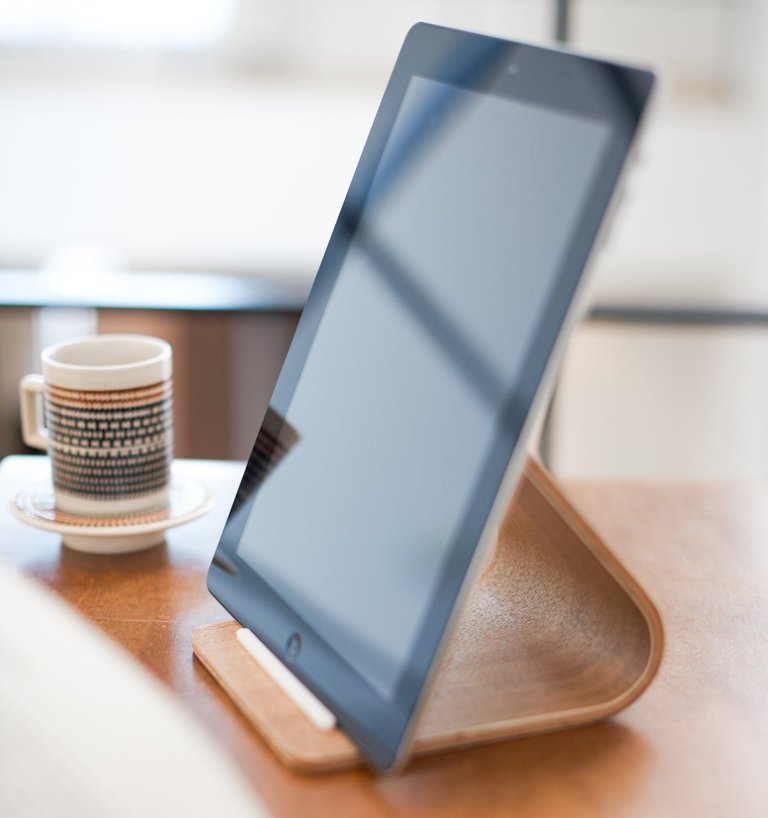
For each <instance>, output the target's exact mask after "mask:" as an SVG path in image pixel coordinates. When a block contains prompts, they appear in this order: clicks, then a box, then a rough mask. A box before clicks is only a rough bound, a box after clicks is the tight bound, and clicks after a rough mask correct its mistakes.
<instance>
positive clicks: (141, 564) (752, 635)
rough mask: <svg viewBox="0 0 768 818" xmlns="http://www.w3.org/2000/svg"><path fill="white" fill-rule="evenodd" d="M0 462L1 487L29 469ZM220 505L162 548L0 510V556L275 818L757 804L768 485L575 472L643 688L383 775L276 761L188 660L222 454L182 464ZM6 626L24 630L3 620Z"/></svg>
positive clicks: (713, 811) (225, 496)
mask: <svg viewBox="0 0 768 818" xmlns="http://www.w3.org/2000/svg"><path fill="white" fill-rule="evenodd" d="M45 465H46V464H45V460H44V458H30V457H26V458H9V459H7V460H6V461H4V463H3V465H2V467H0V493H1V494H2V497H3V498H7V497H10V496H11V495H12V493H13V491H14V490H15V489H16V488H17V487H18V486H19V485H21V483H22V482H24V481H26V480H28V479H33V478H35V477H37V476H39V475H41V474H43V473H44V469H45ZM177 466H178V468H179V469H180V471H182V472H183V473H185V474H188V475H191V476H196V477H198V478H200V479H204V480H206V481H207V482H209V483H210V484H211V485H212V486H213V487H214V488H215V490H216V491H217V493H218V495H219V497H220V498H221V503H219V504H218V506H217V508H216V510H215V511H214V512H212V513H211V514H210V515H208V517H206V518H204V519H202V520H199V521H197V522H195V523H191V524H189V525H187V526H184V527H181V528H178V529H174V530H172V531H170V532H169V533H168V536H167V544H166V545H164V546H160V547H158V548H155V549H153V550H151V551H147V552H144V553H140V554H134V555H127V556H121V557H100V556H90V555H85V554H80V553H77V552H74V551H70V550H69V549H66V548H62V547H61V546H60V542H59V538H58V536H57V535H54V534H50V533H46V532H42V531H38V530H35V529H32V528H29V527H27V526H25V525H24V524H22V523H20V522H18V521H17V520H15V519H14V518H12V516H11V515H10V512H9V511H8V508H7V502H6V501H5V499H4V500H3V503H2V509H1V510H0V558H2V559H5V560H7V561H10V562H12V563H15V564H16V565H18V566H20V567H21V568H22V569H23V570H24V571H25V572H27V573H28V574H30V575H32V576H34V577H36V578H37V579H39V580H40V581H42V582H43V583H45V584H46V585H48V586H50V587H51V588H53V589H54V590H55V591H56V592H57V593H58V594H59V595H61V596H62V597H64V598H65V599H67V600H68V601H69V602H70V603H71V604H72V605H74V606H75V607H76V608H77V609H78V610H79V611H80V612H81V613H82V614H84V615H85V616H86V617H88V618H89V619H91V620H92V621H93V622H95V623H96V624H97V625H98V627H100V628H101V629H102V630H104V631H105V632H106V633H107V634H109V635H110V636H111V637H112V638H114V639H115V640H116V641H118V642H119V643H121V644H122V645H123V646H124V647H125V648H126V649H127V650H129V651H130V652H131V653H133V654H134V655H135V656H137V657H138V659H139V660H140V661H141V662H142V663H144V664H145V665H146V666H147V667H148V668H149V669H150V670H151V671H152V672H153V673H154V674H155V675H156V676H158V677H159V678H160V679H161V680H163V682H165V683H166V684H167V685H169V686H170V687H171V688H172V689H173V690H174V691H175V692H176V693H177V694H178V695H179V696H180V697H181V699H183V700H184V701H185V702H186V703H187V704H188V705H189V707H190V709H191V710H192V711H193V712H194V713H195V714H196V715H197V716H198V717H199V719H200V720H201V721H202V722H203V723H204V724H205V725H207V727H208V728H209V729H210V731H211V732H212V733H213V734H215V735H216V736H217V737H218V739H219V740H220V742H221V744H222V746H223V747H224V748H225V749H226V751H228V752H229V753H230V754H231V756H232V757H233V758H234V759H236V760H237V762H238V763H239V764H240V766H241V767H242V769H243V770H244V771H245V772H246V774H247V775H248V777H249V778H250V780H251V781H252V782H253V784H254V786H255V788H256V789H257V790H258V792H259V793H260V794H261V796H262V798H263V799H264V801H265V802H266V804H267V805H268V806H269V807H270V808H271V809H272V810H273V812H274V814H275V815H278V816H302V818H304V816H333V818H343V816H354V818H366V816H393V815H397V816H484V817H485V816H497V815H499V816H500V815H504V816H569V818H572V817H576V816H587V815H589V816H599V815H605V816H612V818H619V816H630V815H631V816H644V817H645V816H667V815H668V816H685V815H696V816H710V815H711V816H724V815H727V816H740V818H744V817H745V816H752V815H754V816H758V815H759V816H765V815H766V814H768V483H751V484H738V485H735V484H722V485H711V484H692V483H648V482H627V481H621V482H613V481H612V482H606V481H589V482H586V481H585V482H581V481H574V482H572V483H569V484H568V489H569V493H570V495H571V497H572V499H573V500H574V501H575V502H576V503H577V505H578V506H579V507H580V508H581V509H582V510H583V512H584V513H585V515H586V516H587V518H588V519H590V520H591V522H592V523H593V524H594V525H595V527H596V528H597V529H598V531H599V532H600V533H601V534H602V535H603V536H604V537H605V539H606V540H607V541H608V543H610V544H611V546H612V547H613V549H614V550H615V552H616V553H617V555H618V556H619V557H620V558H621V559H622V560H623V561H624V562H625V564H626V565H627V567H628V568H629V569H630V571H632V572H633V573H634V575H635V576H636V577H637V579H638V580H639V581H640V582H641V583H642V584H643V586H644V587H645V588H646V590H648V592H649V593H650V594H651V596H652V597H653V599H654V601H655V602H656V603H657V605H658V607H659V609H660V611H661V614H662V617H663V618H664V623H665V627H666V637H667V646H666V654H665V658H664V661H663V664H662V668H661V671H660V673H659V676H658V677H657V679H656V680H655V681H654V683H653V684H652V685H651V687H650V689H649V690H648V691H647V692H646V693H645V694H644V695H643V696H642V697H641V698H640V699H639V701H638V702H636V703H635V704H634V705H632V706H631V707H630V708H629V709H627V710H626V711H624V712H623V713H622V714H620V715H619V716H618V717H616V718H614V719H612V720H610V721H608V722H605V723H602V724H598V725H594V726H591V727H585V728H580V729H577V730H570V731H567V732H561V733H557V734H550V735H544V736H537V737H534V738H527V739H519V740H517V741H512V742H506V743H503V744H497V745H493V746H487V747H481V748H475V749H472V750H464V751H457V752H452V753H446V754H443V755H439V756H433V757H428V758H424V759H420V760H417V761H415V762H413V763H412V764H411V765H410V766H409V767H408V768H407V769H406V771H405V772H404V773H402V774H400V775H397V776H389V777H379V778H377V777H375V776H373V775H371V774H370V773H368V772H366V771H364V770H359V771H352V772H344V773H338V774H330V775H323V776H317V777H311V776H309V777H308V776H303V775H300V774H296V773H292V772H289V771H288V770H286V769H285V768H284V767H283V766H282V765H281V764H280V762H279V761H277V759H276V758H275V757H274V756H273V755H272V754H271V752H270V751H269V750H268V749H267V747H266V746H265V745H264V744H263V743H262V741H261V740H260V739H259V737H258V735H256V733H255V732H254V731H253V730H252V729H251V728H250V727H249V725H247V724H246V723H245V721H244V720H243V719H242V718H241V716H240V715H239V713H238V711H237V710H236V709H235V708H234V706H233V705H232V704H231V703H230V702H229V700H228V699H227V698H226V696H224V694H223V693H222V691H221V690H220V688H219V687H218V686H217V685H216V683H215V682H214V681H213V680H212V678H211V677H210V676H209V675H208V673H207V672H206V671H205V669H204V668H203V667H202V666H201V665H200V664H199V662H197V661H196V660H195V659H193V656H192V650H191V647H190V635H191V632H192V629H193V628H194V627H196V626H198V625H202V624H205V623H208V622H214V621H218V620H223V619H226V618H228V617H227V614H226V612H225V611H224V610H223V609H222V608H221V607H220V606H219V605H218V603H216V602H215V601H214V600H213V599H212V598H211V597H210V596H209V594H208V592H207V590H206V588H205V573H206V570H207V566H208V563H209V561H210V558H211V554H212V552H213V550H214V547H215V545H216V542H217V538H218V534H219V531H220V530H221V527H222V525H223V522H224V518H225V516H226V513H227V507H228V502H229V500H230V498H231V496H232V495H233V493H234V488H235V486H236V483H237V481H238V479H239V474H240V469H239V467H238V466H237V465H236V464H232V463H221V462H212V461H209V462H205V461H181V462H179V463H177ZM20 626H23V623H20Z"/></svg>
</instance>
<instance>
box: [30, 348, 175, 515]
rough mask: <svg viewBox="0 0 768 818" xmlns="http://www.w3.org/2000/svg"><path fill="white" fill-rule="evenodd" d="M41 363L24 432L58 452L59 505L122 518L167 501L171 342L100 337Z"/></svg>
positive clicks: (50, 352)
mask: <svg viewBox="0 0 768 818" xmlns="http://www.w3.org/2000/svg"><path fill="white" fill-rule="evenodd" d="M41 361H42V370H43V374H42V376H40V375H27V376H25V377H24V378H23V379H22V381H21V385H20V392H21V394H20V397H21V428H22V436H23V438H24V442H25V443H26V444H27V445H28V446H32V447H33V448H38V449H43V450H44V451H47V452H48V455H49V457H50V460H51V472H52V477H53V489H54V496H55V502H56V508H57V509H60V510H61V511H66V512H69V513H72V514H82V515H98V516H105V517H112V516H118V515H124V514H131V513H138V512H143V511H147V510H148V509H153V508H162V507H164V506H167V505H168V502H169V487H170V475H171V461H172V459H173V392H172V383H171V373H172V366H173V363H172V362H173V356H172V352H171V347H170V344H168V343H167V342H166V341H162V340H160V339H159V338H150V337H148V336H145V335H93V336H89V337H86V338H77V339H75V340H72V341H64V342H62V343H59V344H54V345H52V346H50V347H47V348H46V349H45V350H43V353H42V356H41ZM41 396H42V401H41V400H40V397H41ZM41 404H42V406H43V409H44V412H43V416H44V417H41V411H40V409H41Z"/></svg>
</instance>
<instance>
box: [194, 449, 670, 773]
mask: <svg viewBox="0 0 768 818" xmlns="http://www.w3.org/2000/svg"><path fill="white" fill-rule="evenodd" d="M238 627H239V626H238V625H237V623H236V622H224V623H218V624H215V625H209V626H206V627H203V628H199V629H197V630H196V631H195V633H194V634H193V647H194V650H195V653H196V654H197V656H198V658H200V660H201V661H202V662H203V664H204V665H205V666H206V667H207V668H208V669H209V670H210V671H211V673H212V674H213V675H214V677H215V678H216V679H217V680H218V681H219V683H220V684H221V685H222V687H223V688H224V689H225V690H226V692H227V693H228V694H229V695H230V696H231V697H232V698H233V699H234V701H235V702H236V704H237V705H238V706H239V707H240V709H241V710H242V711H243V713H244V714H245V715H246V717H247V718H248V719H249V720H250V721H251V722H252V723H253V724H254V725H255V726H256V727H257V729H258V730H259V731H260V732H261V733H262V735H263V736H264V738H265V739H266V740H267V742H268V743H269V744H270V745H271V746H272V747H273V749H274V750H275V751H276V752H277V753H278V755H279V756H280V757H281V758H282V759H283V760H284V761H285V762H286V763H287V764H289V765H290V766H292V767H294V768H297V769H303V770H312V771H319V770H323V769H339V768H341V767H346V766H351V765H355V764H359V763H361V761H362V759H361V757H360V755H359V754H358V752H357V749H356V748H355V746H354V745H353V744H352V742H351V741H350V740H349V739H348V738H347V737H346V736H345V735H344V734H343V733H342V732H341V731H339V730H334V731H331V732H322V731H319V730H317V729H316V728H315V727H313V725H312V724H311V723H310V722H309V720H308V719H307V718H306V717H305V716H304V714H303V713H301V712H300V711H299V710H298V709H297V708H296V706H295V705H294V704H293V703H292V702H291V701H290V700H289V699H288V698H287V697H286V696H285V694H284V693H283V692H282V690H280V688H278V687H277V685H275V683H274V682H272V680H271V679H270V678H269V677H268V676H266V674H265V673H264V672H263V671H262V670H261V669H260V668H259V666H258V665H257V664H256V663H255V662H254V661H253V660H252V659H251V657H250V656H249V655H248V654H246V653H245V651H244V650H243V649H242V648H241V647H240V645H239V644H238V643H237V641H236V639H235V631H236V630H237V628H238ZM662 645H663V631H662V625H661V619H660V617H659V614H658V612H657V610H656V608H655V607H654V605H653V604H652V602H651V601H650V600H649V598H648V597H647V596H646V594H645V592H644V591H643V590H642V588H640V586H639V585H638V583H637V582H636V581H635V580H634V579H633V578H632V577H631V576H630V575H629V574H628V573H627V571H626V569H625V568H624V567H623V566H622V565H621V563H620V562H619V561H618V560H617V559H616V557H615V556H614V555H613V554H612V553H611V551H610V549H609V548H608V546H607V545H606V544H605V543H604V542H603V540H602V539H601V538H600V537H599V536H598V535H597V534H596V533H595V531H593V530H592V529H591V528H590V526H589V525H588V524H587V523H586V522H585V521H584V519H583V517H581V516H580V515H579V513H578V511H577V510H576V509H575V508H574V507H573V506H572V505H571V504H570V503H569V502H568V500H567V499H566V498H565V496H564V495H563V493H562V491H561V490H560V488H559V487H558V485H557V483H556V481H555V480H554V479H553V478H552V476H551V475H550V474H549V473H548V472H546V471H545V470H544V469H543V468H542V466H541V465H539V464H538V463H537V462H536V461H534V460H531V459H529V460H528V462H527V463H526V466H525V470H524V472H523V475H522V477H521V478H520V483H519V485H518V488H517V491H516V493H515V497H514V499H513V501H512V503H511V505H510V508H509V511H508V512H507V515H506V517H505V520H504V522H503V524H502V526H501V529H500V533H499V542H498V545H497V549H496V552H495V554H494V556H493V559H492V561H491V563H490V564H489V566H488V567H487V569H486V570H485V572H484V573H483V575H482V577H481V579H480V581H479V582H478V583H477V585H476V586H475V587H474V588H473V590H472V593H471V595H470V598H469V601H468V604H467V606H466V609H465V611H464V613H463V614H462V617H461V620H460V621H459V624H458V627H457V629H456V632H455V634H454V637H453V639H452V641H451V644H450V645H449V647H448V650H447V652H446V655H445V658H444V660H443V663H442V666H441V668H440V670H439V672H438V675H437V678H436V680H435V683H434V686H433V688H432V690H431V692H430V694H429V697H428V700H427V703H426V706H425V708H424V711H423V713H422V716H421V719H420V721H419V724H418V727H417V730H416V736H415V739H414V744H413V754H414V755H415V754H420V753H425V752H434V751H436V750H442V749H448V748H452V747H460V746H466V745H469V744H479V743H483V742H487V741H496V740H500V739H506V738H513V737H516V736H523V735H529V734H531V733H538V732H544V731H548V730H557V729H561V728H565V727H571V726H575V725H580V724H586V723H589V722H593V721H597V720H599V719H603V718H606V717H608V716H610V715H612V714H614V713H616V712H618V711H619V710H621V709H622V708H624V707H626V706H627V705H628V704H630V703H631V702H632V701H634V699H636V698H637V697H638V696H639V695H640V693H642V691H643V690H644V689H645V688H646V687H647V686H648V685H649V684H650V682H651V680H652V679H653V677H654V675H655V673H656V671H657V670H658V667H659V663H660V661H661V654H662Z"/></svg>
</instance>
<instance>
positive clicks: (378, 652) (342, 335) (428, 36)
mask: <svg viewBox="0 0 768 818" xmlns="http://www.w3.org/2000/svg"><path fill="white" fill-rule="evenodd" d="M649 89H650V78H649V77H648V76H647V75H644V74H642V72H635V71H633V70H632V69H620V68H617V67H616V66H608V65H607V64H603V63H598V62H595V61H592V60H585V59H583V58H577V57H574V56H572V55H566V54H563V53H560V52H552V51H548V50H546V49H539V48H535V47H530V46H520V45H519V44H510V43H506V42H504V41H500V40H492V39H490V38H485V37H480V36H477V35H468V34H464V33H460V32H449V31H448V30H445V29H436V28H434V27H430V26H417V27H415V29H413V30H412V32H411V34H410V35H409V38H408V39H407V40H406V45H405V46H404V49H403V52H402V53H401V56H400V58H399V60H398V63H397V66H396V68H395V72H394V73H393V77H392V79H391V80H390V84H389V86H388V88H387V91H386V92H385V95H384V99H383V100H382V105H381V108H380V110H379V113H378V114H377V119H376V121H375V123H374V126H373V129H372V131H371V135H370V136H369V139H368V142H367V143H366V147H365V149H364V151H363V155H362V157H361V160H360V164H359V166H358V170H357V172H356V174H355V178H354V179H353V182H352V185H351V188H350V192H349V194H348V195H347V198H346V200H345V203H344V207H343V209H342V213H341V216H340V218H339V221H338V223H337V226H336V228H335V230H334V233H333V236H332V237H331V241H330V244H329V247H328V250H327V251H326V255H325V257H324V259H323V262H322V265H321V268H320V271H319V273H318V276H317V279H316V282H315V285H314V286H313V289H312V292H311V293H310V296H309V299H308V301H307V305H306V308H305V311H304V314H303V316H302V319H301V321H300V323H299V327H298V329H297V333H296V337H295V338H294V341H293V343H292V345H291V349H290V350H289V353H288V356H287V359H286V362H285V365H284V367H283V371H282V372H281V375H280V378H279V380H278V383H277V386H276V388H275V392H274V394H273V396H272V400H271V403H270V408H269V410H268V412H267V417H266V418H265V420H264V423H263V425H262V429H261V431H260V433H259V437H258V439H257V441H256V444H255V446H254V450H253V453H252V455H251V458H250V460H249V463H248V467H247V469H246V474H245V477H244V479H243V483H242V485H241V487H240V491H239V493H238V497H237V499H236V501H235V504H234V506H233V510H232V512H231V514H230V518H229V521H228V523H227V526H226V528H225V530H224V533H223V535H222V540H221V543H220V545H219V549H218V551H217V555H216V557H215V558H214V565H213V567H212V569H211V572H210V573H209V587H210V588H211V590H212V591H213V592H214V594H215V595H216V596H217V597H218V598H219V599H220V600H221V601H222V602H223V604H224V605H225V606H226V607H228V608H229V610H230V611H231V612H232V613H233V615H234V616H235V617H236V618H237V619H238V620H239V621H240V622H241V623H242V624H244V625H246V626H247V627H250V628H251V629H252V630H254V631H255V632H256V634H257V636H259V638H260V639H262V641H264V642H265V643H266V644H267V645H268V646H269V647H270V648H271V649H272V650H273V651H274V652H275V653H276V654H277V655H279V656H280V657H281V658H282V659H283V660H284V661H286V662H287V663H288V664H289V665H290V666H291V669H292V670H293V671H294V672H295V673H296V675H297V676H299V678H301V679H302V680H303V681H304V682H305V683H306V684H308V686H310V687H311V688H312V689H313V690H314V691H315V692H316V693H317V694H318V695H319V696H320V698H322V699H323V700H324V701H325V702H326V703H327V704H328V705H329V706H330V707H331V709H332V710H334V712H335V713H336V714H337V716H338V717H339V719H340V723H341V725H342V727H343V728H344V729H345V730H346V731H347V732H348V734H349V735H350V736H351V737H352V738H353V739H354V740H355V741H356V742H357V743H358V744H359V746H360V747H361V749H362V750H363V752H364V753H365V754H366V756H367V757H368V758H369V760H371V761H372V762H373V763H374V764H375V765H376V766H379V767H384V768H386V767H389V766H391V765H392V763H394V759H395V757H396V755H397V753H398V751H399V749H400V748H401V745H402V742H403V741H404V736H405V732H406V729H407V727H408V725H409V723H410V721H411V718H412V715H413V713H414V711H415V708H416V704H417V700H418V698H419V695H420V693H421V690H422V687H423V685H424V682H425V679H426V677H427V674H428V672H429V670H430V667H431V664H432V662H433V659H434V656H435V655H436V652H437V649H438V646H439V644H440V640H441V638H442V635H443V633H444V630H445V628H446V625H447V622H448V620H449V617H450V614H451V611H452V610H453V607H454V605H455V603H456V599H457V597H458V594H459V592H460V590H461V587H462V583H463V582H464V579H465V577H466V575H467V571H468V569H469V565H470V562H471V560H472V557H473V554H474V552H475V549H476V547H477V545H478V542H479V539H480V536H481V534H482V531H483V528H484V526H485V524H486V521H487V520H488V517H489V513H490V512H491V509H492V507H493V504H494V501H495V500H496V497H497V494H498V492H499V487H500V485H501V483H502V480H503V478H504V476H505V472H506V471H507V467H508V466H509V464H510V462H511V459H512V458H513V455H514V454H515V453H516V452H520V450H521V449H520V446H521V436H522V433H523V431H524V428H526V422H527V419H528V416H529V413H530V409H531V406H532V403H533V400H534V397H535V396H536V393H537V391H538V390H539V388H540V384H541V382H542V378H543V374H544V371H545V369H546V367H547V365H548V362H549V361H550V358H551V357H552V352H553V349H554V346H555V342H556V341H557V339H558V337H559V335H560V331H561V328H562V326H563V322H564V320H565V316H566V314H567V312H568V310H569V308H570V305H571V301H572V299H573V294H574V292H575V290H576V287H577V285H578V283H579V279H580V275H581V272H582V269H583V266H584V263H585V261H586V258H587V255H588V252H589V249H590V247H591V244H592V242H593V240H594V237H595V234H596V232H597V228H598V227H599V224H600V220H601V218H602V216H603V213H604V211H605V208H606V206H607V204H608V199H609V197H610V194H611V191H612V190H613V186H614V184H615V180H616V177H617V175H618V172H619V169H620V167H621V164H622V162H623V160H624V157H625V155H626V152H627V149H628V147H629V143H630V140H631V137H632V134H633V132H634V129H635V127H636V125H637V120H638V118H639V114H640V111H641V110H642V105H643V104H644V102H645V98H646V97H647V94H648V91H649ZM265 478H266V479H265ZM297 635H298V636H300V637H301V644H302V645H303V646H302V648H301V650H300V651H297V650H294V649H287V648H286V644H287V642H286V640H292V641H290V644H291V645H293V646H294V648H295V646H296V645H297V644H298V643H297V642H296V640H295V639H294V637H295V636H297Z"/></svg>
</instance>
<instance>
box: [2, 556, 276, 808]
mask: <svg viewBox="0 0 768 818" xmlns="http://www.w3.org/2000/svg"><path fill="white" fill-rule="evenodd" d="M0 600H2V602H0V609H2V616H0V657H1V658H0V661H1V662H2V668H3V672H2V674H0V724H2V730H0V815H7V816H14V818H38V817H39V816H50V815H56V816H59V818H67V816H77V818H90V816H96V815H98V816H105V817H106V816H119V817H120V818H128V817H129V816H142V818H154V816H157V817H158V818H159V817H160V816H162V817H163V818H165V817H166V816H170V815H184V816H185V817H186V818H192V817H193V816H200V818H203V816H205V818H208V816H211V815H226V816H227V818H240V817H241V816H249V818H258V817H259V816H266V815H267V813H266V811H265V810H264V808H263V807H262V806H261V804H260V803H259V802H258V801H257V800H256V799H255V797H254V796H253V795H252V793H251V791H250V790H249V788H248V785H247V784H246V782H245V781H244V779H242V778H241V777H240V775H239V773H238V772H237V771H236V770H235V769H234V768H233V767H231V766H230V765H229V763H228V762H227V760H226V759H225V758H224V757H223V756H222V755H220V754H219V752H218V750H217V749H216V748H215V746H214V745H213V744H212V742H211V740H210V739H209V738H208V737H207V736H206V735H205V733H204V732H203V731H202V729H201V728H199V727H198V726H197V725H196V724H195V723H194V722H193V721H192V720H191V719H190V718H189V716H187V714H186V713H185V712H184V711H183V709H182V708H181V706H180V705H179V704H178V703H177V702H176V701H175V700H174V699H173V698H172V696H171V695H170V694H169V693H168V692H166V691H165V690H164V689H163V688H162V687H160V685H159V684H157V683H156V682H154V680H152V679H151V677H149V676H148V675H147V674H146V673H144V672H143V671H142V670H141V668H140V667H139V666H138V665H136V664H134V663H133V662H132V661H130V660H129V659H128V658H127V657H126V656H125V655H124V654H123V653H122V651H120V650H119V648H117V647H116V646H114V645H112V644H111V643H110V642H109V641H108V640H107V639H106V638H104V637H102V636H101V635H100V634H98V633H97V632H96V631H94V630H92V629H91V628H89V627H88V626H87V625H85V624H84V623H83V622H81V621H79V620H78V617H77V616H76V615H75V614H74V613H72V612H71V611H69V610H68V609H67V608H66V606H65V605H63V604H62V603H60V602H59V601H58V600H56V599H55V598H53V597H52V596H49V595H48V594H47V593H46V592H45V591H43V590H42V589H40V588H38V587H36V586H35V585H34V584H33V583H32V582H31V581H29V580H27V579H25V578H24V577H22V576H20V575H18V574H16V573H15V572H13V571H11V570H10V569H9V568H7V567H6V566H3V565H2V564H0ZM190 661H191V657H190Z"/></svg>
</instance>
